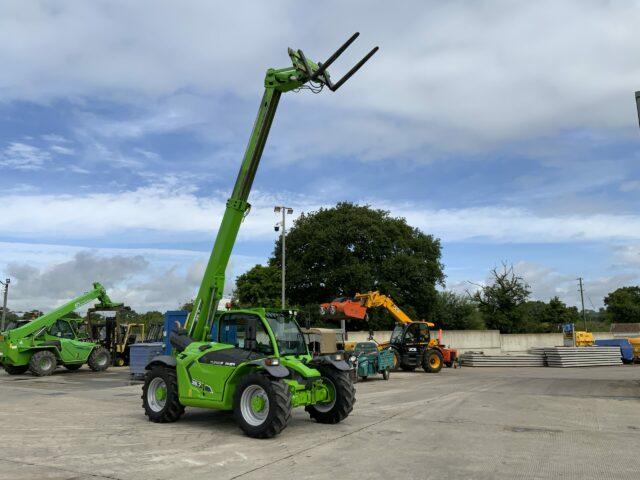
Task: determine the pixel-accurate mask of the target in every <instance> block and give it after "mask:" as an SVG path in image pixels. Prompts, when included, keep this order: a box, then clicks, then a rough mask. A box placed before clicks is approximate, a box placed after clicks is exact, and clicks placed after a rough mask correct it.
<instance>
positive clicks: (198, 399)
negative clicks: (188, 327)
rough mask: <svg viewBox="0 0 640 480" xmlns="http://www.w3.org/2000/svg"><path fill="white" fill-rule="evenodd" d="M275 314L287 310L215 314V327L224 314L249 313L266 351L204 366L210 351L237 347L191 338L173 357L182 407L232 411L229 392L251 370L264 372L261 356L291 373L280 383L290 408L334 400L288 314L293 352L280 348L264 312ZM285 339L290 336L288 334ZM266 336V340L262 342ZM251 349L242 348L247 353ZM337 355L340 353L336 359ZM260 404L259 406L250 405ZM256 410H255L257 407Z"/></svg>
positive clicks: (287, 313) (217, 329) (286, 314)
mask: <svg viewBox="0 0 640 480" xmlns="http://www.w3.org/2000/svg"><path fill="white" fill-rule="evenodd" d="M275 312H278V313H280V314H281V315H283V316H290V315H292V314H291V313H290V312H280V311H275V310H267V309H264V308H252V309H243V310H232V311H229V312H218V315H216V316H215V319H214V322H215V323H216V326H218V328H214V332H217V331H219V322H220V320H221V319H222V318H224V315H231V314H235V315H239V314H245V315H251V316H253V317H254V318H256V321H258V322H260V324H261V325H262V329H263V331H264V332H265V334H266V335H268V345H269V346H270V350H271V351H270V352H269V354H263V355H260V353H259V351H256V352H255V355H254V357H253V358H247V359H246V360H245V361H238V362H224V363H222V362H220V363H216V364H208V363H206V362H203V361H202V359H203V357H204V356H205V355H207V354H210V353H212V352H220V351H224V350H226V351H228V352H230V351H232V350H236V351H237V350H239V349H237V348H236V346H235V345H233V344H230V343H224V342H223V341H221V340H222V339H221V338H220V337H219V336H217V338H211V339H210V340H211V341H208V342H193V343H191V344H189V345H188V346H187V348H186V349H185V350H183V351H182V352H180V353H178V354H177V356H176V372H177V377H178V392H179V398H180V403H181V404H183V405H185V406H192V407H204V408H214V409H220V410H232V409H233V395H234V392H235V390H236V389H235V387H236V385H237V384H238V382H239V381H240V380H241V379H242V378H243V377H244V376H245V375H247V374H249V373H252V372H255V371H264V370H265V366H264V365H262V361H263V360H264V359H272V360H273V359H276V361H277V363H278V365H280V366H283V367H286V368H287V369H288V370H289V372H290V375H289V376H288V377H287V378H284V379H283V381H284V382H285V383H286V384H287V386H288V388H289V392H290V394H291V406H292V407H300V406H305V405H314V404H316V403H326V402H329V401H331V400H332V399H333V395H334V393H333V391H332V389H331V387H328V386H327V385H326V384H324V383H323V381H322V379H321V377H320V372H319V371H318V370H317V369H315V368H314V367H313V365H310V364H309V363H310V362H312V358H313V357H312V356H311V355H310V354H309V351H308V350H307V347H306V344H305V341H304V337H303V335H302V333H301V332H300V329H299V327H298V324H297V323H296V322H295V319H294V318H292V317H291V316H290V317H289V319H288V321H289V324H290V326H291V329H292V330H293V329H294V326H295V331H296V332H297V333H298V335H299V337H298V339H299V341H297V342H296V344H297V346H298V350H297V352H296V353H295V354H290V353H287V352H286V351H282V350H283V348H282V344H283V339H282V337H281V336H279V335H277V333H276V332H274V329H273V328H272V326H271V325H270V323H269V321H268V320H267V318H266V317H267V315H269V314H271V315H275ZM289 338H290V337H289ZM266 342H267V340H266V339H265V343H266ZM249 353H250V352H248V351H247V352H246V355H245V356H246V357H249ZM341 358H342V357H340V359H341ZM255 407H256V408H257V407H259V405H255ZM256 411H259V409H258V410H256Z"/></svg>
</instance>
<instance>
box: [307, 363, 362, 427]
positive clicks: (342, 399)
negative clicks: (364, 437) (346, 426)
mask: <svg viewBox="0 0 640 480" xmlns="http://www.w3.org/2000/svg"><path fill="white" fill-rule="evenodd" d="M316 368H317V369H318V370H319V371H320V374H321V375H322V379H323V380H324V381H325V382H330V383H331V385H333V386H334V387H335V399H334V401H333V402H332V403H330V404H328V405H327V404H324V405H323V404H317V405H308V406H306V407H305V408H304V409H305V410H306V411H307V412H309V416H310V417H311V418H313V419H314V420H315V421H316V422H318V423H329V424H334V423H339V422H341V421H342V420H344V419H345V418H347V417H348V416H349V414H350V413H351V411H352V410H353V404H354V403H356V389H355V388H354V386H353V383H352V382H351V379H350V378H349V375H348V373H347V372H343V371H340V370H337V369H335V368H333V367H330V366H326V365H319V366H318V367H316Z"/></svg>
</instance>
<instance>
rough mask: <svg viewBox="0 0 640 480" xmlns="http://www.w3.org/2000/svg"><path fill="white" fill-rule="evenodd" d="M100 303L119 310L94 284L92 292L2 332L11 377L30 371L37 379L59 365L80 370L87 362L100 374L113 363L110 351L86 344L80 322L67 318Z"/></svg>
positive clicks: (2, 358) (1, 355) (0, 353)
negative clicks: (76, 311)
mask: <svg viewBox="0 0 640 480" xmlns="http://www.w3.org/2000/svg"><path fill="white" fill-rule="evenodd" d="M93 300H98V301H99V302H100V305H102V306H104V307H105V308H106V307H109V308H118V307H120V306H121V305H122V304H121V303H114V302H112V301H111V299H110V298H109V296H108V295H107V292H106V291H105V289H104V287H103V286H102V285H100V284H99V283H94V284H93V290H91V291H89V292H86V293H84V294H83V295H80V296H79V297H77V298H74V299H73V300H71V301H69V302H67V303H65V304H64V305H62V306H60V307H58V308H56V309H55V310H52V311H50V312H48V313H45V314H44V315H41V316H40V317H38V318H36V319H34V320H31V321H30V322H28V323H25V324H22V325H21V326H19V327H17V328H14V329H11V330H8V331H6V332H1V333H0V363H2V366H3V368H4V369H5V371H6V372H7V373H9V374H10V375H19V374H23V373H25V372H26V371H27V370H29V371H30V372H31V373H32V374H34V375H37V376H46V375H51V374H52V373H53V371H54V370H55V369H56V367H57V366H58V365H64V366H65V367H66V368H67V369H68V370H73V371H75V370H78V369H79V368H80V367H82V365H84V364H85V363H86V364H88V365H89V368H91V370H93V371H96V372H100V371H103V370H106V369H107V368H108V367H109V364H110V361H111V360H110V356H109V352H108V351H107V350H106V349H105V348H104V347H102V346H100V345H99V344H97V343H93V342H87V341H83V339H82V336H81V335H80V334H79V332H78V320H77V319H74V318H65V316H66V315H68V314H69V313H70V312H73V311H74V310H76V309H78V308H80V307H81V306H83V305H85V304H87V303H89V302H91V301H93Z"/></svg>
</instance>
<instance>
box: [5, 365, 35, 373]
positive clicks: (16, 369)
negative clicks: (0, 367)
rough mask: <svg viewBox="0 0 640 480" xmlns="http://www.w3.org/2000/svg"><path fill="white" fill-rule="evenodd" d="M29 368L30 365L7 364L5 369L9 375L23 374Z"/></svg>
mask: <svg viewBox="0 0 640 480" xmlns="http://www.w3.org/2000/svg"><path fill="white" fill-rule="evenodd" d="M27 370H29V365H5V366H4V371H5V372H7V373H8V374H9V375H22V374H23V373H26V372H27Z"/></svg>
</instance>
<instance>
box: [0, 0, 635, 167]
mask: <svg viewBox="0 0 640 480" xmlns="http://www.w3.org/2000/svg"><path fill="white" fill-rule="evenodd" d="M638 24H640V4H639V3H638V2H637V1H633V2H621V3H615V2H601V1H595V0H592V1H578V0H573V1H565V2H554V1H552V0H546V1H539V2H514V3H505V2H500V1H478V2H446V3H443V2H436V1H433V2H427V1H412V2H403V4H402V5H397V4H396V3H390V2H377V3H376V4H375V6H372V4H371V2H364V1H361V2H337V1H336V2H330V3H329V4H325V6H324V7H323V8H321V9H315V10H314V12H313V15H308V12H303V11H301V10H300V9H299V8H297V3H295V2H286V1H283V2H276V3H275V4H274V3H270V4H261V3H260V4H257V5H256V4H255V3H252V4H251V8H242V7H239V6H238V5H236V4H234V3H228V2H226V3H225V2H201V1H191V2H181V3H180V4H179V5H177V4H175V3H171V2H120V3H118V4H117V7H114V6H113V3H111V2H74V3H66V4H63V5H61V4H52V3H50V2H46V1H40V2H28V3H25V2H19V1H13V2H11V1H10V2H4V4H3V14H2V16H1V17H0V62H1V64H2V65H11V66H12V68H11V69H8V70H7V71H6V72H3V73H4V75H3V76H2V80H0V91H1V92H2V99H3V100H5V101H12V100H24V99H27V100H36V101H49V100H51V99H58V98H66V99H71V100H73V101H74V102H77V104H78V105H82V104H83V102H84V101H86V97H92V99H95V98H99V99H103V100H109V101H117V102H122V103H124V104H127V105H138V106H140V107H141V110H142V111H144V110H145V109H147V110H148V111H149V113H150V114H149V116H148V117H147V118H145V117H141V118H138V119H137V120H134V121H127V120H124V121H123V122H122V123H121V124H119V125H112V127H113V128H112V130H111V131H110V132H111V133H109V131H108V130H105V134H112V135H116V134H117V135H125V136H134V137H135V136H137V135H140V134H141V132H150V131H156V130H157V131H160V132H162V131H167V130H170V129H175V128H185V127H187V128H194V123H193V122H194V121H195V122H196V125H199V124H200V123H201V122H203V121H204V122H205V124H206V125H208V126H209V127H212V126H216V127H218V126H220V122H219V119H220V118H226V117H227V115H233V114H234V112H233V110H234V107H231V106H230V105H229V104H228V102H227V104H225V99H227V98H229V96H233V97H237V98H240V99H243V100H247V101H251V102H255V101H257V98H258V97H259V94H260V92H259V90H260V84H261V78H262V76H263V74H264V70H265V69H266V68H268V67H270V66H274V67H279V66H286V65H287V61H288V59H287V57H286V53H285V47H286V46H293V47H296V48H298V47H301V48H303V49H304V50H305V51H306V52H307V54H308V55H309V56H310V57H312V58H315V59H319V60H322V59H323V57H325V56H326V55H328V54H329V53H330V52H331V50H333V49H334V48H336V47H337V46H338V45H339V44H340V43H341V42H342V41H344V39H345V38H346V37H347V36H348V35H349V34H350V33H351V32H352V31H353V30H354V26H355V25H357V26H358V28H360V29H361V30H362V32H363V35H362V38H361V39H360V40H359V41H358V42H357V43H356V44H355V46H354V47H352V49H351V50H349V51H347V54H346V56H347V58H346V59H345V60H344V61H340V62H339V64H338V65H336V68H335V69H334V72H335V76H338V75H340V73H341V71H344V68H345V67H347V66H349V64H350V63H352V62H354V61H355V60H357V59H358V58H359V57H360V56H362V54H363V53H364V52H365V51H367V50H368V48H370V46H372V45H374V44H379V45H380V47H381V50H380V52H379V53H378V54H377V55H376V56H375V57H374V59H373V60H372V61H371V63H370V64H369V65H367V67H366V68H365V69H363V70H362V71H361V72H359V73H358V74H357V77H355V78H354V80H353V83H352V84H351V85H347V86H345V87H344V90H343V91H340V92H339V93H338V94H337V95H327V96H326V97H325V98H324V99H323V100H322V101H319V100H318V99H315V98H313V99H311V98H309V96H300V95H299V96H294V95H290V96H289V97H290V98H288V99H287V103H290V104H291V108H292V109H295V110H296V111H297V112H298V113H299V114H300V117H299V118H303V120H302V121H294V120H286V119H284V120H279V122H281V121H284V122H287V125H293V126H294V127H297V129H295V130H288V134H289V135H288V136H287V138H286V139H285V138H284V136H283V139H282V140H281V141H279V142H278V143H277V144H276V143H274V146H277V147H278V148H280V149H282V150H284V151H287V150H288V149H289V148H291V152H290V153H291V155H296V150H297V148H296V147H297V146H298V145H299V144H300V143H302V142H303V141H305V142H309V143H307V145H309V146H311V147H315V148H317V149H321V150H322V151H323V152H331V153H336V152H339V153H345V152H346V153H347V154H351V153H353V154H357V155H359V156H360V157H361V158H363V159H367V158H372V159H377V158H388V157H390V156H395V155H408V156H410V157H411V158H412V159H413V160H415V161H425V160H428V159H429V157H431V156H437V155H438V154H439V153H441V152H443V151H444V152H450V151H457V150H460V149H465V150H469V149H473V150H474V151H476V150H477V149H478V148H493V147H494V146H495V145H498V144H504V143H512V142H514V141H518V140H521V139H524V138H527V139H530V138H535V137H544V136H546V135H550V134H556V133H557V132H560V131H566V130H571V131H574V130H576V129H581V128H587V129H603V130H607V131H615V132H617V133H618V134H625V133H628V132H633V133H634V134H635V133H636V132H635V130H636V128H637V125H636V121H637V116H636V114H635V111H634V105H633V100H632V95H633V91H634V90H635V89H637V79H638V78H640V66H639V65H638V64H636V63H634V62H631V61H630V60H629V59H633V58H638V57H639V56H640V44H638V42H637V41H636V31H637V25H638ZM255 25H269V26H270V28H267V29H264V28H258V29H256V28H255ZM159 31H161V32H162V35H158V32H159ZM184 92H190V93H192V94H193V95H195V96H196V97H197V96H200V95H202V96H203V97H202V98H203V104H208V105H210V106H211V107H212V108H211V112H212V113H211V114H210V115H209V116H205V117H204V118H203V119H202V118H197V117H196V118H195V119H194V118H192V117H191V116H188V118H187V117H185V116H184V115H183V113H182V112H181V111H180V110H179V109H177V110H166V111H165V113H164V114H159V113H158V112H155V111H154V108H153V107H154V105H156V104H158V102H160V103H163V102H165V103H170V100H167V99H171V98H172V97H173V96H176V95H183V94H184ZM221 112H222V115H221ZM225 114H226V115H225ZM305 118H308V119H309V123H305V121H304V119H305ZM296 122H297V125H296ZM310 126H312V127H313V128H309V127H310ZM222 128H225V127H224V126H223V127H222ZM209 129H210V130H213V129H212V128H209ZM242 131H244V129H243V130H242ZM292 132H295V133H296V134H295V135H292V134H291V133H292ZM234 133H235V134H238V133H239V132H234ZM316 137H317V139H316ZM320 139H322V141H320ZM289 145H292V146H290V147H289ZM310 150H314V149H310ZM415 152H427V153H422V154H421V155H414V153H415ZM298 155H299V154H298Z"/></svg>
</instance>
